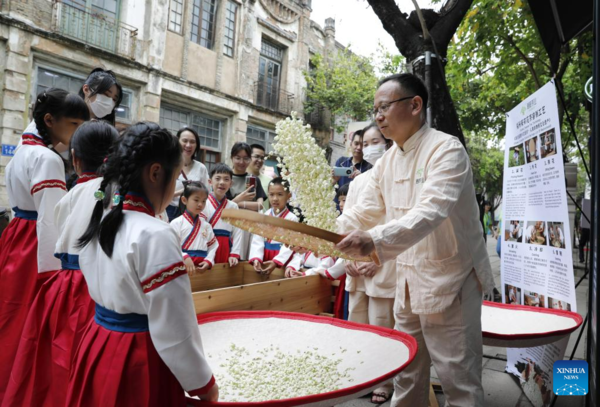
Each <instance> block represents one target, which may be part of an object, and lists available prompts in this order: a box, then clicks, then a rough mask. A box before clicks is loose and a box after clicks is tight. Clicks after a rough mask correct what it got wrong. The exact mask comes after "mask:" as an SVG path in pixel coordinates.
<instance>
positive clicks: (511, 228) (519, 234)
mask: <svg viewBox="0 0 600 407" xmlns="http://www.w3.org/2000/svg"><path fill="white" fill-rule="evenodd" d="M505 227H506V229H504V241H505V242H517V243H521V242H523V229H525V228H524V222H523V221H522V220H511V221H508V222H506V226H505Z"/></svg>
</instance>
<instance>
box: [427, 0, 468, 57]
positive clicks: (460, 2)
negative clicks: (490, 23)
mask: <svg viewBox="0 0 600 407" xmlns="http://www.w3.org/2000/svg"><path fill="white" fill-rule="evenodd" d="M451 1H453V3H454V4H452V6H451V7H450V6H448V7H445V9H447V10H448V12H447V13H446V14H444V15H443V16H442V18H440V20H439V21H438V22H437V23H436V24H435V25H434V26H433V27H432V28H431V30H430V31H431V36H432V37H433V38H434V41H436V42H437V43H438V44H443V45H444V49H446V48H447V46H448V44H449V43H450V40H451V39H452V37H453V36H454V34H455V33H456V30H457V29H458V26H459V25H460V23H461V22H462V20H463V18H464V17H465V14H467V11H469V9H470V8H471V5H472V4H473V0H451ZM443 56H445V55H443Z"/></svg>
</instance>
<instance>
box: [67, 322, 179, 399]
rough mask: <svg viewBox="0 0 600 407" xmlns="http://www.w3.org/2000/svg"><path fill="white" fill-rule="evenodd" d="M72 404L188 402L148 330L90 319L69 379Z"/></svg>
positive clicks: (68, 392) (68, 393)
mask: <svg viewBox="0 0 600 407" xmlns="http://www.w3.org/2000/svg"><path fill="white" fill-rule="evenodd" d="M66 405H67V406H69V407H74V406H82V407H95V406H98V407H105V406H140V407H142V406H143V407H163V406H185V405H186V401H185V392H184V390H183V388H182V387H181V385H180V384H179V382H178V381H177V379H176V378H175V376H174V375H173V373H171V371H170V370H169V368H168V367H167V365H165V363H164V362H163V361H162V359H161V358H160V356H159V355H158V352H156V349H155V348H154V345H153V344H152V340H151V338H150V333H149V332H137V333H123V332H117V331H111V330H109V329H106V328H104V327H102V326H100V325H98V324H97V323H96V322H92V323H90V324H89V325H88V328H87V330H86V332H85V334H84V336H83V339H82V342H81V345H80V346H79V349H78V351H77V356H76V361H75V366H74V367H73V371H72V373H71V378H70V380H69V387H68V391H67V403H66Z"/></svg>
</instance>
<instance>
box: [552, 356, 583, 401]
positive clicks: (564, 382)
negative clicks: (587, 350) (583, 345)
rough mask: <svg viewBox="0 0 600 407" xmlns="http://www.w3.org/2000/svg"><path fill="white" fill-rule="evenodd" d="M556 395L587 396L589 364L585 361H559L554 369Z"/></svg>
mask: <svg viewBox="0 0 600 407" xmlns="http://www.w3.org/2000/svg"><path fill="white" fill-rule="evenodd" d="M552 375H553V377H552V382H553V385H554V394H556V395H557V396H585V395H586V394H587V392H588V383H589V381H588V364H587V362H586V361H585V360H558V361H556V362H554V368H553V369H552Z"/></svg>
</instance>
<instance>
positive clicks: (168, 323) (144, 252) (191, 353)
mask: <svg viewBox="0 0 600 407" xmlns="http://www.w3.org/2000/svg"><path fill="white" fill-rule="evenodd" d="M153 126H155V125H149V124H147V123H138V124H136V125H133V126H131V127H130V128H129V129H128V130H127V131H126V132H125V134H124V135H123V136H122V138H121V140H120V141H119V143H118V145H117V147H116V148H115V151H114V152H113V153H112V154H111V155H110V156H109V158H108V161H107V162H106V169H105V171H104V179H103V180H102V183H101V184H100V187H99V189H98V190H97V191H96V192H95V196H96V198H97V199H98V201H97V202H96V206H95V208H94V212H93V214H92V218H91V221H90V223H89V226H88V228H87V230H86V231H85V233H84V234H83V236H82V237H81V239H80V240H79V244H80V247H82V249H81V251H80V253H79V265H80V267H81V271H82V272H83V275H84V277H85V280H86V283H87V286H88V290H89V294H90V297H91V298H92V299H93V300H94V301H95V303H96V313H95V317H94V321H93V322H92V323H90V324H89V325H88V327H87V329H86V332H85V333H84V335H83V339H82V340H81V343H80V345H79V348H78V350H77V355H76V357H75V363H74V366H73V368H72V371H71V376H70V379H69V385H68V390H67V401H66V405H68V406H86V407H94V406H130V405H140V406H150V407H152V406H156V407H158V406H185V405H186V400H185V392H184V390H185V391H187V392H188V393H189V394H191V395H193V396H199V397H200V398H202V399H205V400H210V401H216V400H217V398H218V387H217V385H216V384H215V379H214V377H213V375H212V371H211V369H210V367H209V365H208V363H207V360H206V358H205V356H204V351H203V349H202V341H201V338H200V331H199V330H198V323H197V320H196V314H195V312H194V304H193V302H192V293H191V290H190V280H189V277H188V274H187V272H186V266H185V265H184V262H183V256H182V253H181V246H180V244H179V239H178V237H177V235H176V234H175V231H174V230H173V229H172V228H171V226H169V224H167V223H165V222H163V221H161V220H159V219H156V218H155V213H156V212H162V211H164V210H165V208H166V207H167V205H168V204H169V202H170V201H171V198H172V197H173V192H174V190H175V183H176V179H177V176H178V175H179V173H180V172H181V167H182V160H181V146H180V144H179V141H178V140H177V138H176V137H174V136H173V135H171V134H170V133H169V132H168V131H167V130H165V129H154V130H153V129H152V128H153ZM110 184H114V187H115V188H116V189H117V191H118V192H117V193H116V194H114V195H113V194H111V193H110V192H109V188H108V187H109V185H110ZM110 202H112V204H113V206H112V208H111V209H110V210H108V211H107V213H106V214H105V215H104V217H103V218H102V213H103V210H104V208H107V209H108V205H109V203H110Z"/></svg>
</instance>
